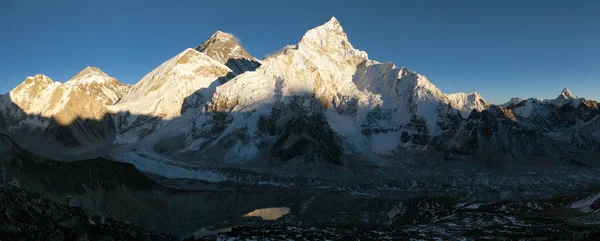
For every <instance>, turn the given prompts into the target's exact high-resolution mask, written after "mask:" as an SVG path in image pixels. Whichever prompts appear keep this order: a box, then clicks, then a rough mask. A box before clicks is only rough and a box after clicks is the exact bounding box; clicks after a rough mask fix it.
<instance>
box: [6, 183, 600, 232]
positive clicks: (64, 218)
mask: <svg viewBox="0 0 600 241" xmlns="http://www.w3.org/2000/svg"><path fill="white" fill-rule="evenodd" d="M5 180H6V179H5ZM18 185H19V184H18V181H14V180H13V182H12V183H5V182H4V183H1V184H0V203H2V207H0V240H3V241H4V240H32V241H34V240H73V241H75V240H77V241H83V240H91V241H94V240H99V241H100V240H102V241H110V240H181V239H180V238H178V237H176V236H172V235H169V234H160V233H156V232H149V231H146V230H144V229H142V228H139V227H137V226H135V225H133V224H130V223H123V222H118V221H114V220H112V219H110V218H105V217H102V216H90V215H87V214H86V213H85V212H84V211H83V210H82V209H81V208H79V207H76V206H68V205H64V204H59V203H57V202H55V201H53V200H50V199H48V198H46V197H44V196H43V195H41V194H39V193H37V192H31V191H27V190H25V189H22V188H20V187H19V186H18ZM576 198H577V197H562V198H555V199H551V200H543V201H531V202H524V201H520V202H502V203H489V204H480V203H462V204H459V205H451V203H452V202H451V201H448V200H442V199H440V200H436V199H420V200H413V201H410V202H406V206H403V205H405V204H403V203H404V202H403V203H400V204H398V205H397V207H396V209H393V210H392V211H390V213H385V214H379V216H391V217H393V216H399V217H401V218H399V219H391V220H395V221H394V223H393V224H392V223H387V224H384V223H381V224H380V225H375V224H376V223H379V221H378V219H380V218H381V217H378V214H376V213H366V212H365V213H364V214H363V216H364V218H365V219H373V220H372V222H371V223H372V225H353V224H348V223H344V222H339V224H335V223H328V224H326V223H327V222H328V221H325V222H324V224H323V225H319V226H304V225H302V221H299V220H302V219H303V217H302V216H301V215H299V213H301V212H296V213H291V214H289V215H284V216H283V217H282V218H280V219H277V220H274V221H261V220H259V218H249V219H248V220H247V222H245V225H242V226H237V227H233V228H225V229H220V232H224V233H220V234H218V232H217V231H215V233H213V234H212V235H209V236H205V237H193V236H191V237H188V238H187V239H185V240H197V239H195V238H201V240H215V239H216V240H599V239H600V225H599V224H598V220H600V219H599V218H600V217H598V210H599V209H600V201H599V200H598V199H594V198H592V199H590V198H586V199H583V200H578V201H575V202H573V204H571V205H570V207H571V208H577V209H579V210H578V211H574V210H569V209H568V208H567V207H565V206H564V205H562V204H561V203H571V202H572V200H574V199H576ZM373 201H374V202H375V201H377V200H376V199H374V200H373ZM394 210H395V211H394ZM343 216H344V214H340V217H339V218H343ZM304 218H305V217H304ZM335 219H336V218H333V219H332V220H331V221H334V220H335ZM594 220H595V221H594ZM292 223H293V225H289V224H292Z"/></svg>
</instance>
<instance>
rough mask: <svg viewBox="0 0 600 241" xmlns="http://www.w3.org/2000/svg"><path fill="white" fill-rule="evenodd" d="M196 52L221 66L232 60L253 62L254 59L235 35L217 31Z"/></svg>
mask: <svg viewBox="0 0 600 241" xmlns="http://www.w3.org/2000/svg"><path fill="white" fill-rule="evenodd" d="M196 51H198V52H200V53H203V54H206V55H207V56H208V57H211V58H212V59H214V60H216V61H217V62H219V63H221V64H227V63H228V62H229V61H232V60H242V59H243V60H244V61H253V59H254V57H252V55H250V53H248V51H246V50H245V49H244V48H243V47H242V45H241V44H240V42H239V40H238V38H237V37H236V36H235V35H233V34H231V33H226V32H223V31H216V32H215V33H214V34H213V35H212V36H210V38H209V39H207V40H206V41H204V43H202V44H200V45H199V46H198V47H196Z"/></svg>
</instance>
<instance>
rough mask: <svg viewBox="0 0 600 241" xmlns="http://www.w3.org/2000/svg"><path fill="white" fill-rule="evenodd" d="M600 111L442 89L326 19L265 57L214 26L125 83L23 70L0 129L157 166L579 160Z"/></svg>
mask: <svg viewBox="0 0 600 241" xmlns="http://www.w3.org/2000/svg"><path fill="white" fill-rule="evenodd" d="M599 115H600V110H599V108H598V102H596V101H591V100H585V99H583V98H577V97H576V96H575V95H574V94H572V93H571V92H570V91H569V90H568V89H566V88H565V89H564V90H563V91H562V93H561V94H560V95H559V96H558V97H557V98H556V99H553V100H538V99H533V98H532V99H527V100H522V99H516V98H515V99H512V100H510V101H509V102H508V103H506V104H503V105H498V106H496V105H490V104H488V103H487V102H486V101H485V100H484V98H483V97H482V96H481V95H480V94H478V93H475V92H474V93H468V94H467V93H455V94H445V93H442V92H441V91H440V90H439V89H438V88H437V87H436V86H435V85H434V84H432V83H431V82H430V81H429V80H428V79H427V78H426V77H425V76H424V75H420V74H418V73H415V72H411V71H409V70H408V69H407V68H403V67H402V68H398V67H396V66H395V65H394V64H392V63H380V62H377V61H375V60H371V59H369V58H368V55H367V53H366V52H364V51H361V50H357V49H355V48H354V47H353V46H352V44H351V43H350V41H349V40H348V37H347V36H346V33H345V32H344V30H343V28H342V26H341V25H340V23H339V22H338V20H337V19H335V18H332V19H331V20H329V21H328V22H326V23H325V24H323V25H321V26H318V27H316V28H314V29H311V30H309V31H308V32H306V34H305V35H304V36H303V37H302V39H301V40H300V42H299V43H298V44H296V45H291V46H287V47H285V48H283V49H282V50H281V51H279V52H277V53H275V54H272V55H270V56H268V57H266V58H265V59H262V60H259V59H257V58H254V57H252V56H251V55H250V54H249V53H248V52H247V51H246V50H245V49H244V48H243V47H242V46H241V45H240V43H239V42H238V41H237V39H236V38H235V37H234V36H233V35H231V34H229V33H224V32H220V31H217V32H216V33H214V34H213V35H212V36H211V37H210V38H209V39H208V40H206V41H205V42H204V43H202V44H200V45H199V46H198V47H196V48H195V49H192V48H188V49H185V50H183V51H182V52H181V53H179V54H177V55H176V56H174V57H173V58H171V59H169V60H167V61H165V62H164V63H163V64H161V65H160V66H158V67H157V68H156V69H154V70H152V71H150V72H149V73H148V74H147V75H146V76H144V77H143V78H142V79H141V80H140V81H139V82H137V83H136V84H134V85H131V86H130V85H125V84H122V83H120V82H119V81H118V80H116V79H114V78H112V77H110V76H108V75H107V74H106V73H104V72H102V71H101V70H100V69H98V68H96V67H87V68H85V69H84V70H82V71H81V72H80V73H78V74H77V75H76V76H74V77H73V78H72V79H70V80H69V81H67V82H65V83H58V82H54V81H52V80H51V79H50V78H49V77H47V76H44V75H42V74H38V75H35V76H33V77H27V78H26V79H25V81H24V82H23V83H22V84H20V85H19V86H17V87H16V88H15V89H13V90H12V91H10V93H8V94H7V95H3V96H1V97H0V132H2V133H4V134H6V135H8V136H10V137H11V138H12V139H14V140H15V142H17V143H19V145H21V146H23V147H24V148H26V149H28V150H29V151H31V152H34V153H36V154H38V155H42V156H45V157H48V158H58V157H60V158H61V159H66V160H78V159H87V158H94V157H99V156H104V157H110V158H112V159H115V160H118V161H124V162H131V163H134V164H136V166H137V167H138V168H139V169H140V170H142V171H144V172H149V173H154V174H158V175H164V176H167V177H177V176H178V175H184V176H185V175H187V174H186V171H185V170H188V169H193V168H196V167H199V166H202V167H206V166H211V167H222V166H236V167H242V168H258V167H262V166H282V165H283V164H284V165H283V166H284V167H282V168H290V167H300V166H310V167H311V168H319V167H323V168H331V167H334V168H335V167H341V168H344V167H349V166H352V165H354V164H353V163H352V162H364V163H369V164H372V165H377V163H379V162H382V160H387V159H390V158H392V159H393V157H394V156H400V155H424V156H427V158H429V159H434V160H435V159H439V160H447V161H452V160H455V161H461V160H462V161H464V160H475V161H479V162H483V163H485V164H487V165H495V164H497V163H502V162H515V161H518V162H527V161H528V160H530V159H531V158H538V159H540V158H541V159H543V161H544V162H547V163H548V164H552V163H565V162H566V163H569V164H574V165H583V166H585V165H588V163H589V162H591V161H594V160H599V159H600V155H599V154H598V153H599V152H600V120H599V118H598V116H599ZM142 159H143V161H140V160H142ZM204 178H207V179H209V180H218V179H219V177H215V176H208V177H204Z"/></svg>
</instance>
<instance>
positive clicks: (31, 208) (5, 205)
mask: <svg viewBox="0 0 600 241" xmlns="http://www.w3.org/2000/svg"><path fill="white" fill-rule="evenodd" d="M0 203H2V206H1V207H0V240H2V241H5V240H22V241H37V240H39V241H42V240H53V241H59V240H73V241H84V240H89V241H96V240H97V241H112V240H140V241H141V240H148V241H161V240H165V241H166V240H179V239H178V238H177V237H175V236H172V235H168V234H159V233H155V232H148V231H146V230H143V229H141V228H139V227H137V226H135V225H132V224H128V223H121V222H116V221H114V220H111V219H107V218H104V217H100V216H89V215H87V214H86V213H85V212H84V211H83V210H81V209H80V208H78V207H69V206H66V205H62V204H58V203H56V202H54V201H52V200H50V199H48V198H46V197H44V196H43V195H41V194H39V193H36V192H30V191H27V190H24V189H21V188H19V187H18V186H15V185H14V184H10V185H9V184H6V183H2V184H0Z"/></svg>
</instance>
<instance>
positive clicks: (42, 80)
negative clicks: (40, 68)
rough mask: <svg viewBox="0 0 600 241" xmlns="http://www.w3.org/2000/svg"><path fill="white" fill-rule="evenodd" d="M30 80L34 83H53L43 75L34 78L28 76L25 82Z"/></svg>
mask: <svg viewBox="0 0 600 241" xmlns="http://www.w3.org/2000/svg"><path fill="white" fill-rule="evenodd" d="M28 80H31V81H33V82H36V83H46V84H52V83H54V81H52V79H50V77H48V76H46V75H44V74H36V75H34V76H28V77H27V78H26V79H25V81H28Z"/></svg>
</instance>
